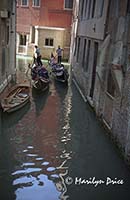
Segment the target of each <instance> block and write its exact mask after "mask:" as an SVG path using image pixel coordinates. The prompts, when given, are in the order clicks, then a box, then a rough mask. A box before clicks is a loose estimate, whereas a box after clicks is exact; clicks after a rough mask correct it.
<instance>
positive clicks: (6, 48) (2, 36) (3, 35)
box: [0, 0, 16, 93]
mask: <svg viewBox="0 0 130 200" xmlns="http://www.w3.org/2000/svg"><path fill="white" fill-rule="evenodd" d="M15 27H16V1H15V0H11V1H8V0H2V1H0V93H1V92H2V91H3V89H4V88H5V87H6V86H7V84H8V83H9V82H10V81H11V80H12V79H14V78H15V63H16V62H15V53H16V51H15V49H16V48H15V44H16V41H15V40H16V37H15V35H16V28H15Z"/></svg>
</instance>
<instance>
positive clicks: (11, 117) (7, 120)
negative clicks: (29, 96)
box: [1, 102, 31, 131]
mask: <svg viewBox="0 0 130 200" xmlns="http://www.w3.org/2000/svg"><path fill="white" fill-rule="evenodd" d="M30 107H31V103H30V102H28V103H27V104H26V105H25V106H24V107H23V108H22V109H20V110H18V111H15V112H13V113H2V114H1V122H2V130H3V131H4V130H6V129H8V128H10V127H13V126H15V125H16V124H17V123H18V122H19V121H20V120H21V119H22V118H23V117H24V115H26V114H27V112H28V111H29V109H30Z"/></svg>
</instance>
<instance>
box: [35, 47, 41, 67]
mask: <svg viewBox="0 0 130 200" xmlns="http://www.w3.org/2000/svg"><path fill="white" fill-rule="evenodd" d="M34 48H35V50H34V62H35V61H37V64H38V65H39V66H42V61H41V53H40V49H39V48H38V46H37V45H35V46H34Z"/></svg>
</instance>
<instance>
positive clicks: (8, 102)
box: [1, 84, 30, 113]
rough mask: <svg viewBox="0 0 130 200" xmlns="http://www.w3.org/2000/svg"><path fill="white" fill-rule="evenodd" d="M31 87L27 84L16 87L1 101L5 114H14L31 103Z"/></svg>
mask: <svg viewBox="0 0 130 200" xmlns="http://www.w3.org/2000/svg"><path fill="white" fill-rule="evenodd" d="M29 92H30V87H29V86H28V85H25V84H19V85H16V86H15V87H14V88H12V89H11V91H10V92H9V93H8V94H7V95H6V97H5V98H4V99H2V100H1V107H2V110H3V112H8V113H11V112H14V111H16V110H18V109H20V108H22V107H23V106H24V105H26V104H27V103H28V102H29V101H30V95H29Z"/></svg>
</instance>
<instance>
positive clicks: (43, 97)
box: [32, 88, 51, 116]
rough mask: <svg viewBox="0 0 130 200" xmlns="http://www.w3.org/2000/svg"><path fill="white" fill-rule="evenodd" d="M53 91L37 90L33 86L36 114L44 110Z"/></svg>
mask: <svg viewBox="0 0 130 200" xmlns="http://www.w3.org/2000/svg"><path fill="white" fill-rule="evenodd" d="M50 94H51V92H50V91H49V89H48V90H46V91H44V92H40V91H36V89H34V88H32V98H33V101H34V103H35V109H36V115H37V116H38V115H40V113H41V111H42V110H43V108H44V106H45V104H46V101H47V98H48V96H49V95H50Z"/></svg>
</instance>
